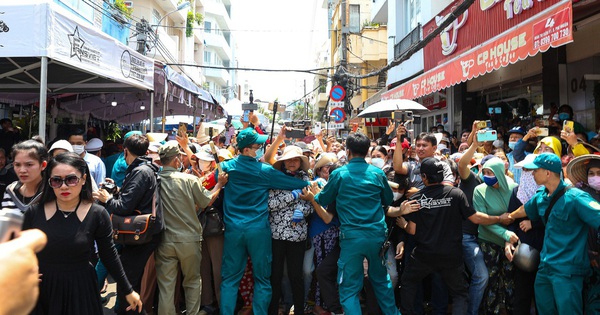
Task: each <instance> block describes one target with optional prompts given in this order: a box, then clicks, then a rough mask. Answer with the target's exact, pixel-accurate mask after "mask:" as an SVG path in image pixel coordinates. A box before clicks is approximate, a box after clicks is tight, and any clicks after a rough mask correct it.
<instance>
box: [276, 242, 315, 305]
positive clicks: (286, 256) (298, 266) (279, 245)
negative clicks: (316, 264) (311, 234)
mask: <svg viewBox="0 0 600 315" xmlns="http://www.w3.org/2000/svg"><path fill="white" fill-rule="evenodd" d="M272 241H273V242H272V246H273V261H272V262H271V288H272V290H273V293H272V295H271V304H269V314H271V315H277V313H278V310H279V300H281V279H282V278H283V269H284V268H283V264H284V263H285V264H287V274H288V278H289V279H290V284H291V286H292V299H293V301H294V314H300V315H303V314H304V273H303V270H302V265H303V264H304V251H305V250H306V241H301V242H290V241H281V240H272Z"/></svg>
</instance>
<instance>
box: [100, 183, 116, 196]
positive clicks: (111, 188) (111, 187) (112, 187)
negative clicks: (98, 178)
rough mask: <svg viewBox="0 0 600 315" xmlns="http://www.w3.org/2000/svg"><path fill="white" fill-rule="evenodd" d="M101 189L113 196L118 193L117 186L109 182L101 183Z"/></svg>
mask: <svg viewBox="0 0 600 315" xmlns="http://www.w3.org/2000/svg"><path fill="white" fill-rule="evenodd" d="M100 188H101V189H104V190H106V191H107V192H108V193H109V194H111V195H114V194H115V193H116V192H117V185H115V184H113V183H109V182H102V183H100Z"/></svg>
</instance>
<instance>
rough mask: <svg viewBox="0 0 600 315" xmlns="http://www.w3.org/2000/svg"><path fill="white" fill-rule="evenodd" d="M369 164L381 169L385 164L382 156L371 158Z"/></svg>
mask: <svg viewBox="0 0 600 315" xmlns="http://www.w3.org/2000/svg"><path fill="white" fill-rule="evenodd" d="M371 165H373V166H375V167H377V168H380V169H381V168H383V166H384V165H385V161H384V160H383V159H382V158H373V159H371Z"/></svg>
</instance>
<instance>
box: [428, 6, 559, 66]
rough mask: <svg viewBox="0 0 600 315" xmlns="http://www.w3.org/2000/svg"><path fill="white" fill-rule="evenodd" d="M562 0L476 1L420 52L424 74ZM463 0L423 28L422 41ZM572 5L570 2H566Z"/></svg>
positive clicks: (447, 8)
mask: <svg viewBox="0 0 600 315" xmlns="http://www.w3.org/2000/svg"><path fill="white" fill-rule="evenodd" d="M561 1H562V2H566V1H565V0H541V1H540V0H506V1H505V0H502V1H498V0H475V2H474V3H473V5H471V7H469V9H468V10H467V11H465V13H463V14H462V15H461V16H459V17H458V18H457V19H456V20H454V22H452V23H451V24H450V25H449V26H448V27H447V28H446V29H444V31H442V33H440V35H438V36H437V37H436V38H435V39H434V40H433V41H431V42H430V43H429V44H427V46H425V48H424V49H423V54H424V63H425V71H427V70H430V69H433V68H434V67H436V66H437V65H440V64H442V63H445V62H446V61H447V60H449V59H452V58H454V57H456V56H457V55H459V54H461V53H463V52H465V51H467V50H470V49H472V48H474V47H477V46H478V45H481V44H482V43H484V42H485V41H488V40H490V39H492V38H494V37H496V36H498V35H500V34H502V33H503V32H505V31H507V30H509V29H511V28H513V27H515V26H517V25H520V24H522V23H524V22H526V21H527V20H528V19H530V18H532V17H533V16H535V15H537V14H539V13H541V12H544V11H545V10H547V9H549V8H550V7H552V6H553V5H555V4H557V3H559V2H561ZM462 2H463V1H462V0H455V1H453V2H452V3H451V4H450V5H449V6H448V7H446V8H445V9H444V10H442V12H440V13H439V14H438V15H437V16H435V17H434V18H433V19H432V20H431V21H429V22H427V23H426V24H425V25H424V26H423V38H425V37H426V36H428V35H429V34H430V33H432V32H433V31H434V30H435V29H436V28H437V27H438V25H440V24H441V23H442V22H443V21H444V20H445V19H446V18H447V17H448V16H449V15H450V14H451V13H452V12H453V11H454V10H455V9H456V7H457V6H458V5H459V4H461V3H462ZM569 2H571V1H569Z"/></svg>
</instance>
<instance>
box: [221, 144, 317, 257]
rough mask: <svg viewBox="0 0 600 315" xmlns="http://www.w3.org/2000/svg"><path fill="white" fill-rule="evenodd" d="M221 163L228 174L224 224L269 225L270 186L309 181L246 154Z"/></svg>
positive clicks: (298, 186)
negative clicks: (289, 174) (288, 174)
mask: <svg viewBox="0 0 600 315" xmlns="http://www.w3.org/2000/svg"><path fill="white" fill-rule="evenodd" d="M221 167H222V168H223V171H224V172H226V173H227V174H228V175H229V180H228V182H227V185H225V189H224V199H223V219H224V222H225V226H227V228H229V227H231V226H233V227H243V228H244V229H251V228H267V229H270V227H269V226H270V225H269V208H268V198H269V189H285V190H293V189H301V188H304V187H306V186H308V185H310V182H307V181H303V180H300V179H297V178H294V177H293V176H287V175H285V174H284V173H283V172H281V171H278V170H276V169H274V168H273V167H272V166H271V165H268V164H265V163H261V162H258V161H257V160H256V159H255V158H253V157H249V156H244V155H239V156H238V157H236V158H234V159H231V160H228V161H225V162H223V163H221ZM215 176H218V172H217V173H216V174H215ZM269 246H270V245H269Z"/></svg>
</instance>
